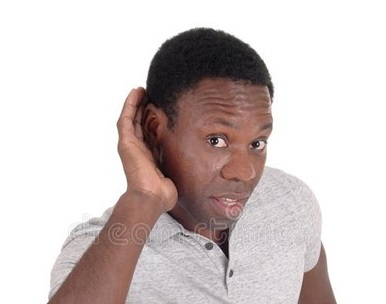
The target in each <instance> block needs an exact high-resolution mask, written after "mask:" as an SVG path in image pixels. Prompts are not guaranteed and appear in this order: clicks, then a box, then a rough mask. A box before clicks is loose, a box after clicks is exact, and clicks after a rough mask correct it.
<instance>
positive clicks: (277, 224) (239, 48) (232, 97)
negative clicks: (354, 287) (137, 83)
mask: <svg viewBox="0 0 386 304" xmlns="http://www.w3.org/2000/svg"><path fill="white" fill-rule="evenodd" d="M273 91H274V90H273V85H272V82H271V78H270V75H269V72H268V70H267V68H266V66H265V64H264V62H263V61H262V59H261V58H260V57H259V55H258V54H256V52H255V51H254V50H253V49H251V48H250V47H249V46H248V45H247V44H245V43H244V42H242V41H240V40H239V39H237V38H235V37H233V36H231V35H229V34H226V33H224V32H221V31H215V30H212V29H203V28H200V29H193V30H190V31H187V32H184V33H181V34H179V35H177V36H175V37H173V38H172V39H170V40H168V41H166V42H165V43H164V44H163V45H162V46H161V48H160V50H159V51H158V52H157V53H156V55H155V57H154V58H153V61H152V63H151V66H150V69H149V74H148V79H147V92H145V90H144V89H143V88H138V89H134V90H132V91H131V93H130V94H129V96H128V97H127V99H126V102H125V105H124V107H123V110H122V113H121V116H120V118H119V121H118V131H119V144H118V150H119V154H120V156H121V159H122V164H123V168H124V171H125V174H126V177H127V190H126V192H125V193H124V194H123V195H122V196H121V198H120V199H119V201H118V202H117V204H116V205H115V206H114V208H111V209H109V210H107V211H106V213H105V214H104V215H103V216H102V217H101V218H98V219H92V220H90V221H89V222H88V223H85V224H82V225H80V226H79V227H77V228H76V229H75V230H74V232H73V233H72V234H71V236H70V237H69V238H68V240H67V241H66V243H65V245H64V246H63V249H62V253H61V254H60V256H59V258H58V260H57V262H56V264H55V266H54V269H53V271H52V280H51V285H52V286H51V292H50V297H51V300H50V303H147V304H148V303H335V300H334V295H333V292H332V288H331V285H330V282H329V278H328V273H327V265H326V256H325V252H324V249H323V246H322V245H321V240H320V230H321V224H320V222H321V220H320V211H319V207H318V204H317V202H316V200H315V198H314V196H313V194H312V192H311V191H310V190H309V189H308V187H307V186H306V185H305V184H304V183H302V182H301V181H300V180H298V179H297V178H295V177H293V176H290V175H288V174H286V173H284V172H282V171H279V170H276V169H272V168H265V160H266V153H267V142H268V138H269V136H270V134H271V131H272V123H273V121H272V113H271V104H272V98H273Z"/></svg>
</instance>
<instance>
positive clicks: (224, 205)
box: [211, 194, 249, 220]
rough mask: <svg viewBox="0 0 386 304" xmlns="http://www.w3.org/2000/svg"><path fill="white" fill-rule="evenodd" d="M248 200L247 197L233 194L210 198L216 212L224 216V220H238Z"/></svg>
mask: <svg viewBox="0 0 386 304" xmlns="http://www.w3.org/2000/svg"><path fill="white" fill-rule="evenodd" d="M248 198H249V196H245V195H242V196H241V195H235V194H228V195H225V194H224V195H218V196H212V197H211V199H212V201H213V202H214V205H215V207H216V209H217V211H218V212H219V213H221V214H223V215H225V216H226V218H228V219H233V220H235V219H238V218H239V217H240V216H241V215H242V213H243V210H244V207H245V204H246V203H247V200H248Z"/></svg>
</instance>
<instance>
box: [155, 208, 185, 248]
mask: <svg viewBox="0 0 386 304" xmlns="http://www.w3.org/2000/svg"><path fill="white" fill-rule="evenodd" d="M184 232H185V229H184V227H183V226H182V225H181V224H180V223H178V222H177V221H176V220H175V219H174V218H172V217H171V216H170V215H169V214H168V213H164V214H162V215H161V216H160V217H159V218H158V220H157V222H156V223H155V225H154V227H153V229H152V230H151V232H150V235H149V237H148V241H150V242H163V241H165V240H167V239H169V238H171V237H172V236H174V235H176V234H181V233H184Z"/></svg>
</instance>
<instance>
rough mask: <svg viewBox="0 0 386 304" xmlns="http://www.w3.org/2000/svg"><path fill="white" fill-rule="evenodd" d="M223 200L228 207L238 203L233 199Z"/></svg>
mask: <svg viewBox="0 0 386 304" xmlns="http://www.w3.org/2000/svg"><path fill="white" fill-rule="evenodd" d="M221 200H222V201H223V202H224V203H225V204H227V205H235V204H236V203H237V200H234V199H231V198H226V197H224V198H221Z"/></svg>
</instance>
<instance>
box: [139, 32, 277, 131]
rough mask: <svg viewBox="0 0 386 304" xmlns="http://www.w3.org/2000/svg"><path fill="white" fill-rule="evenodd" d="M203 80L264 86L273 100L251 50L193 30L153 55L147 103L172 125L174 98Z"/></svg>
mask: <svg viewBox="0 0 386 304" xmlns="http://www.w3.org/2000/svg"><path fill="white" fill-rule="evenodd" d="M207 77H212V78H226V79H230V80H232V81H246V82H248V83H250V84H254V85H261V86H266V87H268V90H269V93H270V96H271V99H272V98H273V93H274V89H273V84H272V80H271V76H270V74H269V71H268V69H267V67H266V65H265V63H264V61H263V60H262V59H261V57H260V56H259V55H258V54H257V53H256V51H255V50H254V49H252V48H251V47H250V46H249V45H248V44H246V43H245V42H243V41H241V40H240V39H238V38H236V37H235V36H233V35H231V34H228V33H226V32H224V31H220V30H214V29H211V28H194V29H191V30H188V31H185V32H182V33H180V34H178V35H176V36H174V37H172V38H170V39H168V40H166V41H165V42H164V43H163V44H162V45H161V47H160V48H159V50H158V51H157V53H156V54H155V55H154V57H153V59H152V61H151V64H150V67H149V71H148V76H147V83H146V90H147V98H148V102H150V103H153V104H155V105H156V106H158V107H160V108H162V109H163V110H164V111H165V113H166V115H167V116H168V118H169V122H170V124H171V125H173V124H174V122H175V118H176V115H177V107H176V103H177V100H178V98H179V97H180V96H181V95H182V94H183V93H185V92H186V91H187V90H189V89H192V88H194V86H195V85H197V84H198V82H200V81H201V80H202V79H203V78H207Z"/></svg>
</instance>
